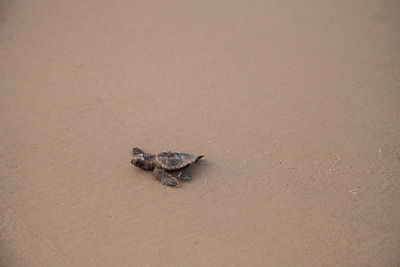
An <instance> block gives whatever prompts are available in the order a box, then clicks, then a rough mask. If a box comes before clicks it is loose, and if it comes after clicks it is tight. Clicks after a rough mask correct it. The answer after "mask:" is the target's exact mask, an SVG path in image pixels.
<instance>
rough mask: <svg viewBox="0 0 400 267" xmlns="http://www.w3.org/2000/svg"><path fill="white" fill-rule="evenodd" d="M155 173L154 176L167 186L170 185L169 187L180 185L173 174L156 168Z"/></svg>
mask: <svg viewBox="0 0 400 267" xmlns="http://www.w3.org/2000/svg"><path fill="white" fill-rule="evenodd" d="M153 173H154V176H155V177H156V178H157V179H158V180H160V181H161V182H162V183H163V184H165V185H168V186H177V185H179V182H178V180H176V179H175V178H174V177H173V176H172V175H171V174H169V173H168V172H167V171H166V170H164V169H161V168H159V167H157V166H156V167H155V168H154V171H153Z"/></svg>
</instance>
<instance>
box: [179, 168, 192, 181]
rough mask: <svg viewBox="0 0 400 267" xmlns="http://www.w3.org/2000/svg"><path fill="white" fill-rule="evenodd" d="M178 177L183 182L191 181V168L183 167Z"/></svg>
mask: <svg viewBox="0 0 400 267" xmlns="http://www.w3.org/2000/svg"><path fill="white" fill-rule="evenodd" d="M178 177H179V179H181V180H190V179H192V173H191V172H190V169H189V166H186V167H183V168H182V169H180V170H179V174H178Z"/></svg>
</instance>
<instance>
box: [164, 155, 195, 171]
mask: <svg viewBox="0 0 400 267" xmlns="http://www.w3.org/2000/svg"><path fill="white" fill-rule="evenodd" d="M197 158H198V157H197V156H195V155H191V154H186V153H182V152H176V151H164V152H160V153H157V154H156V163H157V165H158V166H160V167H161V168H163V169H164V170H178V169H181V168H183V167H185V166H187V165H190V164H192V163H194V162H195V161H196V160H197Z"/></svg>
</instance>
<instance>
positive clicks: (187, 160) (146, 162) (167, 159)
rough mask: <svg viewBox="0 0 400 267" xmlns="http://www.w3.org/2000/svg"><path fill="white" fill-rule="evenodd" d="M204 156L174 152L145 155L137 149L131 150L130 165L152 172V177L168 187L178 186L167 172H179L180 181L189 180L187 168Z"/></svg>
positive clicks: (190, 175) (189, 174)
mask: <svg viewBox="0 0 400 267" xmlns="http://www.w3.org/2000/svg"><path fill="white" fill-rule="evenodd" d="M203 156H204V155H201V156H195V155H191V154H186V153H182V152H176V151H164V152H159V153H157V154H150V153H145V152H143V151H142V150H141V149H139V148H136V147H135V148H134V149H133V159H132V160H131V163H132V164H133V165H135V166H136V167H139V168H141V169H143V170H153V173H154V176H155V177H156V178H157V179H158V180H160V181H161V182H162V183H163V184H165V185H168V186H177V185H179V182H178V180H177V179H176V178H175V177H173V176H172V175H171V174H170V173H168V171H175V170H179V174H178V177H179V179H181V180H190V179H191V178H192V174H191V173H190V169H189V166H190V164H192V163H195V162H197V161H198V160H199V159H201V158H202V157H203Z"/></svg>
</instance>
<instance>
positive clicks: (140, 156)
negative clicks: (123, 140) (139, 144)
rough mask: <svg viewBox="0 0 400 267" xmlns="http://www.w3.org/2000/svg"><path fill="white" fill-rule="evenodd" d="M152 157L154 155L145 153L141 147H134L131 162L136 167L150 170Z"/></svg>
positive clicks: (152, 166) (152, 164) (152, 161)
mask: <svg viewBox="0 0 400 267" xmlns="http://www.w3.org/2000/svg"><path fill="white" fill-rule="evenodd" d="M154 158H155V155H153V154H149V153H145V152H143V151H142V150H141V149H139V148H136V147H135V148H134V149H133V159H132V160H131V163H132V165H134V166H136V167H138V168H141V169H144V170H152V169H154Z"/></svg>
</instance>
